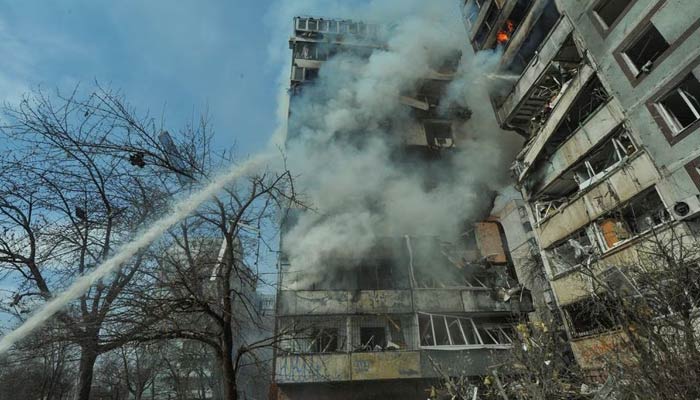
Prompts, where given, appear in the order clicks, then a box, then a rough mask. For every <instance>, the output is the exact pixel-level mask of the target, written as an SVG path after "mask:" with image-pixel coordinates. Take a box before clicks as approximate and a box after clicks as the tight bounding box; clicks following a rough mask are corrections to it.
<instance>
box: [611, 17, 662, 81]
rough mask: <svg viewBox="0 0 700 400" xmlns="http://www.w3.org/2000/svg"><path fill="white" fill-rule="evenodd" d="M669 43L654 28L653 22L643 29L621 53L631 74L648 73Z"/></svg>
mask: <svg viewBox="0 0 700 400" xmlns="http://www.w3.org/2000/svg"><path fill="white" fill-rule="evenodd" d="M668 48H669V44H668V42H667V41H666V39H664V37H663V36H662V35H661V33H660V32H659V31H658V29H656V27H655V26H654V24H649V26H648V27H647V28H646V29H645V30H644V32H643V33H642V35H641V36H640V37H639V38H638V39H637V40H636V41H634V42H633V43H632V45H630V47H628V48H627V50H625V51H624V52H623V53H622V55H623V58H624V59H625V62H626V63H627V66H628V67H629V68H630V70H632V74H633V75H635V76H639V75H640V74H642V73H648V72H650V71H651V69H652V68H653V67H654V61H656V60H657V59H658V58H659V56H661V54H663V53H664V52H665V51H666V50H668Z"/></svg>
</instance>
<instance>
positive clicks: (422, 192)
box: [283, 0, 521, 286]
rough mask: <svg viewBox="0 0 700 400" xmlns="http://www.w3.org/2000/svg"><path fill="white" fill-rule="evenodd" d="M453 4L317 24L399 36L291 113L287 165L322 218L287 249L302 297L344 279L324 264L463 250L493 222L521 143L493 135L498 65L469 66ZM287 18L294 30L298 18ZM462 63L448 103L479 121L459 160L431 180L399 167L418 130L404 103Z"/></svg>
mask: <svg viewBox="0 0 700 400" xmlns="http://www.w3.org/2000/svg"><path fill="white" fill-rule="evenodd" d="M457 3H458V2H454V1H451V0H439V1H431V2H425V1H405V0H402V1H400V2H396V1H381V2H373V3H370V5H369V6H367V7H364V8H358V9H355V10H352V12H351V13H350V14H349V15H348V14H338V13H336V12H335V10H334V9H333V6H330V7H328V8H326V9H325V10H326V12H328V14H325V15H320V16H324V17H342V18H360V19H364V20H365V21H368V22H388V23H390V24H391V26H392V28H391V29H390V30H389V31H388V33H387V37H386V46H385V47H384V48H381V49H376V50H374V51H373V53H372V54H371V56H370V57H369V58H368V59H366V58H362V57H358V56H356V55H352V54H345V53H341V54H339V55H337V56H335V57H334V58H332V59H330V60H329V61H327V62H326V63H325V64H324V66H323V67H322V68H321V70H320V76H319V78H318V79H317V80H316V81H315V83H314V85H313V86H310V87H305V88H304V89H303V94H302V95H301V97H299V98H295V99H294V102H293V104H292V108H291V110H290V111H291V119H290V122H289V127H288V129H289V135H290V136H289V138H288V140H287V145H286V148H287V155H288V159H289V162H290V167H291V169H292V171H294V172H295V173H296V174H299V175H300V178H299V181H300V182H299V183H300V185H299V186H300V187H301V188H302V189H301V190H302V191H304V193H306V194H307V195H308V197H309V199H310V201H311V206H312V207H313V209H314V210H315V212H306V213H303V214H302V215H301V216H300V218H299V219H298V221H296V223H295V224H294V225H293V227H292V228H291V230H289V231H288V232H287V233H286V234H285V236H284V239H283V243H284V251H285V252H286V253H287V255H288V256H289V260H290V264H291V266H292V270H296V271H303V272H304V276H305V278H300V279H304V281H299V282H297V284H298V285H299V286H305V285H308V284H310V283H313V282H314V281H319V280H323V279H326V278H328V277H330V276H332V275H333V272H334V268H342V267H347V265H344V266H340V265H335V264H334V263H333V262H328V261H329V260H332V259H334V258H335V259H342V260H351V261H356V262H359V260H361V259H362V258H363V257H364V256H365V255H366V254H367V253H368V251H369V250H370V249H371V248H372V246H373V245H374V244H376V239H377V238H380V237H386V236H391V237H401V236H403V235H431V236H439V237H441V238H443V239H445V240H448V241H456V240H458V238H459V236H460V233H461V232H462V231H463V230H464V229H465V224H464V223H465V222H468V221H472V222H474V221H476V220H478V219H480V218H483V217H485V216H486V215H485V214H486V213H487V212H488V211H489V209H490V205H491V201H492V199H493V196H492V195H493V193H494V192H495V191H497V190H499V189H500V188H502V187H503V186H504V185H505V184H506V183H507V182H508V166H509V165H510V162H511V160H512V157H513V156H514V154H515V151H517V149H518V148H519V147H520V145H521V142H520V141H519V140H517V139H514V136H515V135H513V134H512V133H506V132H503V131H501V130H500V129H499V128H498V127H497V125H496V123H495V121H494V117H493V109H492V108H491V104H490V103H489V96H488V94H489V91H490V90H491V89H492V88H493V86H494V84H497V83H498V82H497V80H494V79H490V78H489V75H488V74H490V73H492V72H493V71H495V70H496V69H497V62H498V56H499V55H498V54H494V53H491V52H489V53H481V54H478V55H476V56H475V57H468V56H466V54H468V53H469V52H468V51H467V49H466V48H465V46H466V45H467V36H466V32H465V30H464V26H463V25H462V22H461V19H460V18H461V17H460V12H459V9H458V5H457ZM299 14H302V15H303V14H309V11H308V10H299ZM285 17H287V18H289V19H288V20H287V26H288V27H290V28H291V16H290V15H286V16H285ZM455 51H461V52H462V53H463V54H465V56H464V57H463V58H462V61H461V65H460V67H459V69H458V72H457V74H456V77H455V79H454V81H453V82H452V83H451V84H450V86H449V87H448V90H447V93H446V96H445V99H446V100H447V102H451V103H453V104H458V105H462V106H466V107H468V108H469V109H470V110H471V111H472V116H471V118H470V119H469V120H468V121H467V122H466V123H465V124H464V125H463V126H462V127H460V128H459V129H458V131H457V132H454V133H455V136H456V141H457V145H458V150H457V151H456V152H455V153H454V154H453V155H452V156H451V157H446V158H445V160H442V161H440V162H436V163H433V164H431V165H430V166H429V167H426V168H425V169H422V167H419V166H418V165H417V164H415V163H412V162H410V161H406V162H401V161H397V158H396V149H397V148H401V145H402V142H403V141H404V140H405V137H406V135H407V134H408V132H410V131H411V129H412V126H413V127H415V125H412V124H413V123H412V122H411V121H410V116H409V112H408V107H407V106H405V105H403V104H401V103H400V101H399V96H400V94H404V93H411V92H414V91H415V90H416V89H417V84H418V83H419V82H420V81H421V79H422V78H424V77H426V76H428V74H429V73H430V72H431V70H432V69H433V67H435V66H436V65H437V66H439V65H440V64H441V63H442V62H443V61H445V60H447V59H448V58H449V57H450V56H451V55H453V54H454V52H455ZM286 52H287V57H289V58H291V55H290V54H289V50H286ZM288 71H289V69H287V70H286V74H285V79H286V80H287V81H288V79H289V72H288ZM285 116H286V113H285Z"/></svg>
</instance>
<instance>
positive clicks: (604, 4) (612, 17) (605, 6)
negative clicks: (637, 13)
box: [593, 0, 632, 29]
mask: <svg viewBox="0 0 700 400" xmlns="http://www.w3.org/2000/svg"><path fill="white" fill-rule="evenodd" d="M631 2H632V0H603V1H601V2H600V3H599V4H598V5H597V6H596V7H595V8H594V9H593V15H595V17H596V18H597V20H598V22H600V23H601V25H603V27H604V28H605V29H608V28H610V27H611V26H612V24H613V23H615V21H616V20H617V18H618V17H620V15H622V12H623V11H625V8H627V6H628V5H629V4H630V3H631Z"/></svg>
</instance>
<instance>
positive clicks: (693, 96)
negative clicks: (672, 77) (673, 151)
mask: <svg viewBox="0 0 700 400" xmlns="http://www.w3.org/2000/svg"><path fill="white" fill-rule="evenodd" d="M656 107H657V109H658V110H659V112H660V113H661V115H662V116H663V119H664V120H665V121H666V123H667V124H668V125H669V126H670V128H671V131H672V132H673V134H678V133H679V132H681V131H682V130H684V129H685V128H687V127H688V126H690V125H691V124H693V123H695V122H696V121H698V120H700V82H699V81H698V79H697V78H696V77H695V75H693V74H692V73H690V74H688V75H687V76H686V77H685V78H684V79H683V81H682V82H681V83H680V84H678V86H676V87H675V88H673V89H672V90H671V91H670V92H669V93H668V94H666V95H665V96H664V97H662V98H661V99H660V100H659V101H658V102H657V103H656Z"/></svg>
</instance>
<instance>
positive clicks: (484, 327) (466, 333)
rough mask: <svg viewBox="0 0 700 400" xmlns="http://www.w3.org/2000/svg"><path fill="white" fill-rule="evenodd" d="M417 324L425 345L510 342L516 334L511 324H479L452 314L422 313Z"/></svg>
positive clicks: (460, 345)
mask: <svg viewBox="0 0 700 400" xmlns="http://www.w3.org/2000/svg"><path fill="white" fill-rule="evenodd" d="M418 327H419V330H420V343H421V346H423V347H448V346H456V347H458V348H462V347H464V346H484V345H510V344H511V343H512V342H513V337H514V336H513V335H514V333H513V328H512V326H511V325H510V324H508V323H494V322H491V321H485V322H484V323H479V324H476V323H475V322H474V320H473V319H471V318H464V317H457V316H451V315H438V314H426V313H419V314H418Z"/></svg>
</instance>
